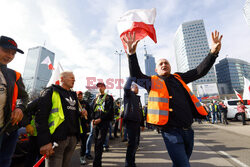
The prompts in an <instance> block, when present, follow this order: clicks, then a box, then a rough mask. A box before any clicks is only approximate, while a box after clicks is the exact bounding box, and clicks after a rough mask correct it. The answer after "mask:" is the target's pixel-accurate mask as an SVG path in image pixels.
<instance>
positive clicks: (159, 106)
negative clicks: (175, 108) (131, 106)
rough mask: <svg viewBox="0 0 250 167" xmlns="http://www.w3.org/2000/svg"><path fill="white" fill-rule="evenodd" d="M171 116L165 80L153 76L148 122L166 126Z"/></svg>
mask: <svg viewBox="0 0 250 167" xmlns="http://www.w3.org/2000/svg"><path fill="white" fill-rule="evenodd" d="M168 115H169V93H168V90H167V87H166V85H165V83H164V80H162V79H160V78H159V77H158V76H155V75H154V76H151V90H150V92H149V97H148V111H147V122H148V123H150V124H156V125H165V124H166V123H167V122H168Z"/></svg>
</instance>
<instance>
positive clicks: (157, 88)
mask: <svg viewBox="0 0 250 167" xmlns="http://www.w3.org/2000/svg"><path fill="white" fill-rule="evenodd" d="M174 77H175V78H176V79H178V80H179V82H180V83H181V84H182V86H183V87H184V88H185V89H186V91H187V92H188V94H189V96H190V98H191V100H192V102H193V103H194V106H195V108H196V110H197V111H198V113H199V114H200V115H204V116H205V115H207V112H206V110H205V109H204V107H203V106H202V105H201V103H200V101H199V100H198V98H197V97H196V96H195V95H194V94H193V93H192V91H191V90H190V89H189V87H188V86H187V84H186V83H185V82H184V81H183V80H182V79H181V77H180V76H179V75H178V74H174ZM171 98H172V96H169V93H168V89H167V86H166V84H165V81H164V80H163V79H161V78H159V77H158V76H156V75H153V76H151V90H150V92H149V97H148V113H147V122H148V123H150V124H155V125H165V124H167V123H168V119H169V112H172V111H173V110H172V109H171V108H169V99H171Z"/></svg>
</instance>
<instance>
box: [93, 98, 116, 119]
mask: <svg viewBox="0 0 250 167" xmlns="http://www.w3.org/2000/svg"><path fill="white" fill-rule="evenodd" d="M103 96H104V95H100V98H102V97H103ZM97 98H98V96H97V97H96V98H95V99H94V100H93V102H92V109H93V113H92V119H98V118H101V122H104V121H112V120H113V119H114V107H113V105H114V104H113V103H114V99H113V97H112V96H110V95H107V96H106V98H105V101H104V110H105V111H106V112H101V113H100V112H95V108H96V101H97Z"/></svg>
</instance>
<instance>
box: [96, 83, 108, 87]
mask: <svg viewBox="0 0 250 167" xmlns="http://www.w3.org/2000/svg"><path fill="white" fill-rule="evenodd" d="M100 86H104V87H106V85H105V84H104V83H103V82H98V83H97V84H96V87H100Z"/></svg>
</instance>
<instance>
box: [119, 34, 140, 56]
mask: <svg viewBox="0 0 250 167" xmlns="http://www.w3.org/2000/svg"><path fill="white" fill-rule="evenodd" d="M122 40H123V41H124V42H125V44H126V45H127V48H128V54H130V55H132V54H134V53H135V52H136V47H137V44H138V42H139V41H140V40H137V41H136V40H135V32H133V36H131V33H130V32H129V33H128V35H127V34H126V38H123V39H122Z"/></svg>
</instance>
